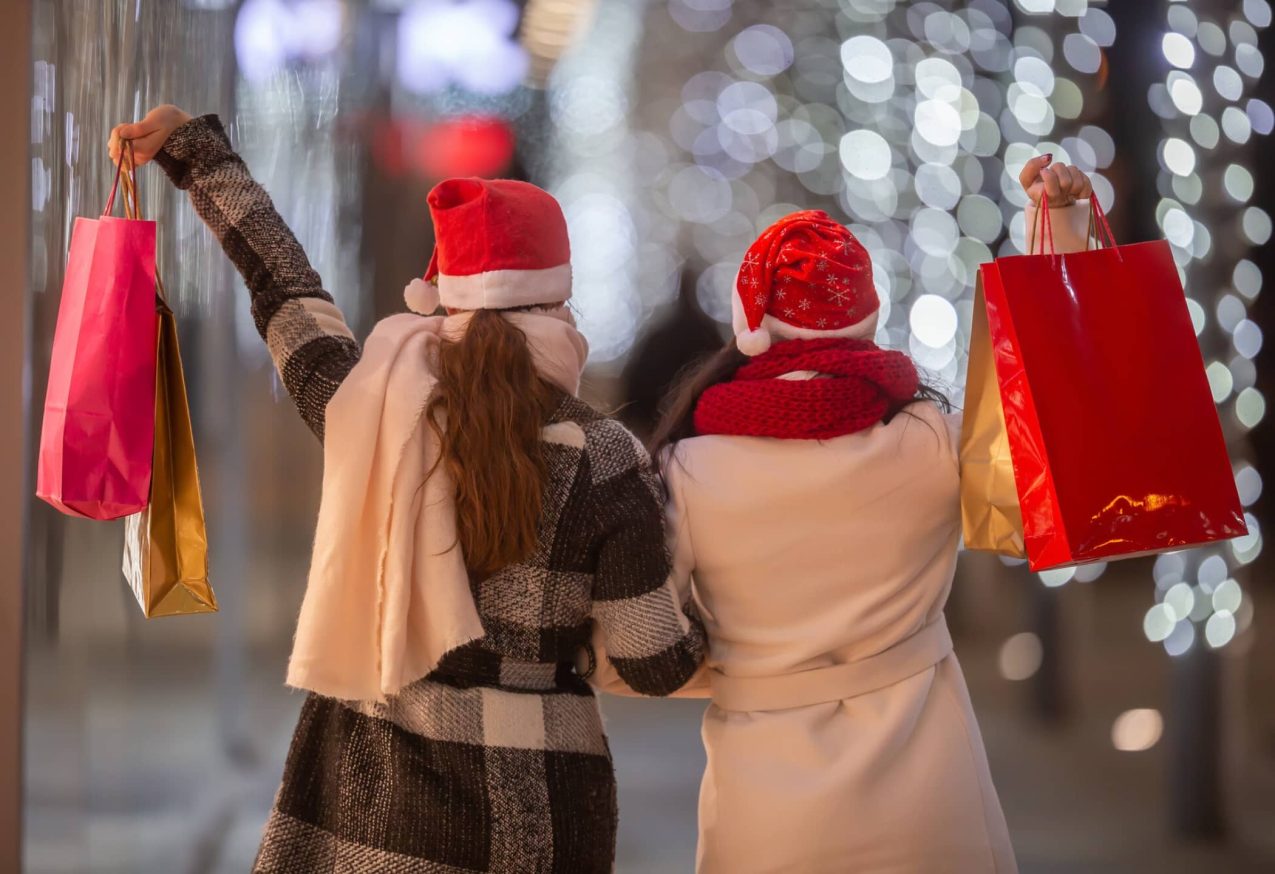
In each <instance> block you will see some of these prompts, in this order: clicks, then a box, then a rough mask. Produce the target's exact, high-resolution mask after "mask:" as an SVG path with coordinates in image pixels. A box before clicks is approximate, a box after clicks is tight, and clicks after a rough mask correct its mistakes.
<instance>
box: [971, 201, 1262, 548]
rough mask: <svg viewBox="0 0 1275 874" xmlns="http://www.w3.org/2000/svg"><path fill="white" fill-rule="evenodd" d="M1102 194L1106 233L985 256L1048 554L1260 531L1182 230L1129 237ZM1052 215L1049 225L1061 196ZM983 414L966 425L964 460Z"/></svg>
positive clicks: (1008, 388) (1020, 489)
mask: <svg viewBox="0 0 1275 874" xmlns="http://www.w3.org/2000/svg"><path fill="white" fill-rule="evenodd" d="M1093 209H1094V210H1095V212H1094V215H1093V222H1092V224H1093V226H1094V227H1095V228H1096V229H1097V232H1098V236H1099V238H1100V239H1102V240H1105V242H1106V243H1107V245H1106V246H1105V247H1103V248H1098V249H1092V250H1090V251H1086V252H1077V253H1069V254H1055V253H1053V252H1052V251H1050V253H1049V254H1042V255H1020V256H1013V257H1007V258H998V259H997V260H996V261H995V262H993V263H991V264H985V265H983V266H982V268H981V275H980V280H981V288H982V292H983V297H984V298H985V304H986V306H985V317H986V325H985V330H986V334H985V337H986V341H987V342H988V343H989V345H990V349H991V355H990V358H991V359H992V361H993V363H994V371H995V380H996V386H997V389H998V391H996V392H993V393H986V394H993V395H995V397H992V398H990V399H988V402H991V403H997V402H998V403H999V405H1000V406H1001V408H1002V416H1003V427H1004V436H1005V437H1006V438H1007V440H1006V442H1007V445H1008V455H1009V459H1010V461H1012V468H1013V478H1014V484H1015V487H1016V490H1017V496H1018V510H1019V512H1020V513H1021V523H1020V524H1021V531H1022V541H1021V544H1022V547H1023V549H1024V551H1025V553H1026V556H1027V558H1028V560H1029V562H1030V565H1031V567H1032V569H1033V570H1043V569H1046V568H1050V567H1056V566H1059V565H1068V564H1076V563H1079V562H1086V561H1095V560H1099V559H1111V558H1117V557H1128V556H1132V555H1138V554H1144V553H1149V552H1160V551H1164V550H1170V549H1179V548H1182V547H1185V546H1192V545H1198V544H1203V543H1208V542H1211V541H1216V540H1222V539H1226V538H1231V537H1238V536H1240V535H1242V534H1244V533H1245V532H1246V527H1245V523H1244V514H1243V511H1242V508H1241V505H1240V501H1239V496H1238V495H1237V493H1236V488H1235V480H1234V476H1233V474H1232V470H1231V463H1230V460H1229V458H1228V457H1227V453H1226V444H1225V442H1224V440H1223V436H1222V429H1221V425H1220V423H1219V422H1218V417H1217V409H1216V407H1215V405H1214V403H1213V397H1212V394H1211V393H1210V390H1209V385H1208V380H1207V378H1206V377H1205V373H1204V362H1203V360H1202V359H1201V356H1200V349H1199V344H1198V342H1197V340H1196V336H1195V331H1194V329H1193V327H1192V324H1191V317H1190V313H1189V311H1188V310H1187V306H1186V297H1185V294H1184V293H1183V289H1182V284H1181V280H1180V279H1179V276H1178V271H1177V268H1176V266H1175V264H1174V261H1173V255H1172V252H1171V251H1170V249H1169V245H1168V243H1167V242H1164V241H1156V242H1151V243H1138V244H1134V245H1130V246H1116V245H1114V241H1113V239H1112V237H1111V234H1110V228H1109V227H1108V226H1107V223H1106V218H1105V216H1103V214H1102V211H1101V207H1099V206H1097V202H1096V200H1095V201H1094V206H1093ZM1041 215H1042V216H1044V217H1045V218H1044V224H1045V225H1046V227H1043V228H1042V236H1043V237H1044V238H1045V239H1047V240H1050V239H1051V238H1052V235H1051V234H1050V233H1049V228H1048V227H1047V224H1048V216H1049V211H1048V207H1047V205H1046V206H1045V207H1044V208H1043V209H1042V210H1041ZM1050 248H1051V247H1050ZM1049 250H1050V249H1049V248H1047V251H1049ZM975 315H976V318H982V313H980V312H979V308H978V306H977V305H976V308H975ZM980 327H982V326H979V325H976V327H975V332H976V333H978V331H979V329H980ZM976 352H977V350H975V349H973V348H972V349H971V379H972V380H973V379H975V374H974V370H973V362H974V360H975V359H974V356H975V354H976ZM977 394H978V393H976V395H977ZM980 402H982V399H981V398H980ZM966 416H967V417H970V411H969V410H968V409H967V411H966ZM977 418H978V417H977V416H975V417H973V418H972V419H971V422H973V421H975V420H976V419H977ZM974 427H975V426H974V425H973V424H971V425H969V427H968V428H967V432H966V433H963V435H962V450H963V451H962V463H963V468H964V465H965V464H966V463H967V462H972V461H974V459H972V458H969V457H967V452H968V450H970V448H971V447H972V446H974V445H975V444H976V442H977V441H976V440H973V439H972V437H973V435H972V434H971V433H969V431H970V430H972V429H973V428H974ZM991 442H994V441H991ZM994 491H995V489H994V488H993V489H984V490H983V496H982V497H978V496H971V495H968V494H963V495H962V500H963V504H964V505H965V506H963V513H964V515H965V519H966V526H965V527H966V534H967V542H968V541H969V539H970V535H971V529H972V528H974V529H976V530H974V531H973V533H974V534H975V537H976V539H977V537H978V536H981V534H985V533H986V531H985V530H984V531H982V532H980V531H978V530H977V526H971V524H970V520H971V519H972V518H975V517H976V516H977V513H976V512H971V511H972V510H977V507H971V506H970V504H971V503H974V502H976V501H978V500H983V499H984V498H985V497H986V495H987V494H989V493H992V492H994ZM999 509H1000V510H1001V511H1002V518H1009V517H1012V516H1013V513H1012V512H1011V513H1004V512H1003V511H1004V502H1000V505H999ZM993 527H994V526H993ZM975 546H976V547H977V546H978V544H975ZM1001 551H1012V550H1001Z"/></svg>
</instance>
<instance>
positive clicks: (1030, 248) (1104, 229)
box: [1027, 192, 1116, 255]
mask: <svg viewBox="0 0 1275 874" xmlns="http://www.w3.org/2000/svg"><path fill="white" fill-rule="evenodd" d="M1038 226H1039V227H1040V248H1041V254H1044V250H1045V241H1046V240H1048V241H1049V254H1050V255H1056V254H1058V253H1057V252H1056V251H1055V249H1054V223H1053V218H1052V216H1051V215H1050V209H1049V195H1048V194H1046V193H1044V192H1041V195H1040V206H1039V207H1037V209H1036V221H1034V222H1032V228H1031V234H1030V236H1029V237H1028V240H1027V254H1028V255H1034V254H1036V228H1037V227H1038ZM1090 240H1095V241H1097V243H1098V248H1100V249H1114V248H1116V235H1115V234H1114V233H1112V231H1111V223H1110V222H1108V221H1107V213H1106V212H1105V211H1104V210H1103V208H1102V204H1101V203H1100V202H1099V201H1098V195H1097V194H1096V193H1094V194H1091V195H1090V196H1089V227H1088V229H1087V230H1086V231H1085V251H1089V241H1090Z"/></svg>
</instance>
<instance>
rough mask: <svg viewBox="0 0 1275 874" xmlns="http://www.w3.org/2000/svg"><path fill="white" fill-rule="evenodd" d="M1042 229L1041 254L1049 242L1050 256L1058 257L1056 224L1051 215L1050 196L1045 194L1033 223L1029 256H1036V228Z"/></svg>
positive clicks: (1042, 196) (1028, 242)
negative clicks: (1055, 245)
mask: <svg viewBox="0 0 1275 874" xmlns="http://www.w3.org/2000/svg"><path fill="white" fill-rule="evenodd" d="M1037 227H1039V228H1040V249H1041V254H1044V251H1045V241H1046V240H1048V241H1049V254H1050V255H1056V254H1057V252H1055V251H1054V222H1053V219H1052V218H1051V217H1050V215H1049V195H1048V194H1046V193H1045V192H1043V191H1042V192H1041V194H1040V205H1039V206H1038V207H1037V208H1036V220H1035V221H1034V222H1032V229H1031V234H1030V235H1029V236H1028V238H1027V254H1028V255H1035V254H1036V228H1037Z"/></svg>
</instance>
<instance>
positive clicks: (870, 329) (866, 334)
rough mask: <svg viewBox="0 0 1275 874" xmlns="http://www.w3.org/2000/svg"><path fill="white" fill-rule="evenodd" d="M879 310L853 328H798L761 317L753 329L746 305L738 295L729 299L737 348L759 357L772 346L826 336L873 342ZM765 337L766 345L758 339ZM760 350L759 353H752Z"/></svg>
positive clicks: (849, 326)
mask: <svg viewBox="0 0 1275 874" xmlns="http://www.w3.org/2000/svg"><path fill="white" fill-rule="evenodd" d="M879 315H880V310H874V311H873V312H872V313H870V314H869V315H866V316H864V317H863V318H862V319H860V320H859V321H857V322H855V323H854V324H853V325H848V326H847V327H844V328H836V329H825V330H820V329H818V328H799V327H797V326H796V325H790V324H788V323H787V322H785V321H782V320H780V319H777V318H775V317H774V316H772V315H765V316H763V317H762V320H761V325H760V326H759V327H758V328H757V329H756V330H752V329H750V328H749V327H748V317H747V316H745V315H744V307H743V304H742V303H741V302H740V300H739V295H738V294H732V295H731V296H730V316H731V319H730V321H731V330H733V331H734V332H735V345H736V346H738V347H739V351H740V352H743V353H744V354H745V355H748V356H753V355H760V354H761V353H762V352H765V351H766V350H767V349H769V348H770V345H771V343H775V342H780V341H783V340H819V339H822V338H825V337H849V338H850V339H852V340H871V339H872V338H874V337H875V336H876V335H877V317H878V316H879ZM761 336H764V337H765V341H764V342H765V345H762V343H761V341H760V340H758V339H756V338H758V337H761ZM750 349H757V350H758V351H756V352H751V351H749V350H750Z"/></svg>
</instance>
